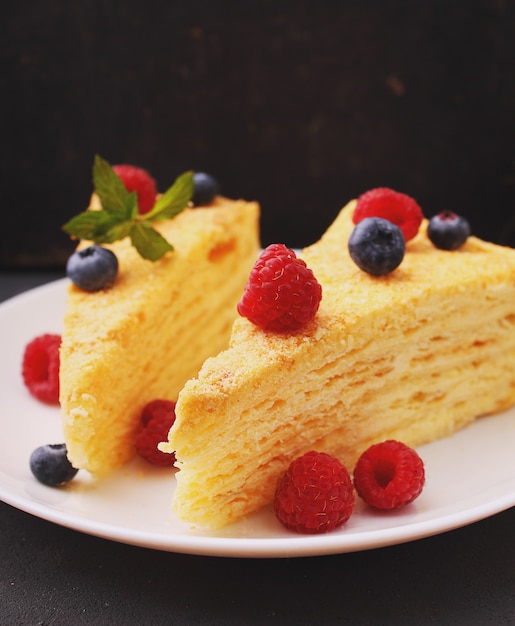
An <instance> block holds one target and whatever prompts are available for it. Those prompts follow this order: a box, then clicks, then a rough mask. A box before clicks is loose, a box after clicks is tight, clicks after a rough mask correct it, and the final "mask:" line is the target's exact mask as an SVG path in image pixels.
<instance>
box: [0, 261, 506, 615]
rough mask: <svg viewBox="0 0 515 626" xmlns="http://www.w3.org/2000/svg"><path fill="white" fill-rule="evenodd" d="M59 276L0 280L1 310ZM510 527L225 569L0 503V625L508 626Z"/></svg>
mask: <svg viewBox="0 0 515 626" xmlns="http://www.w3.org/2000/svg"><path fill="white" fill-rule="evenodd" d="M59 276H60V275H59V274H58V273H52V272H46V273H35V272H34V273H24V272H3V273H0V299H2V300H5V299H6V298H8V297H10V296H12V295H15V294H16V293H18V292H21V291H24V290H25V289H29V288H31V287H33V286H36V285H38V284H41V283H44V282H46V281H48V280H51V279H53V278H58V277H59ZM5 435H6V433H4V436H5ZM514 527H515V508H512V509H510V510H508V511H506V512H504V513H500V514H498V515H495V516H493V517H491V518H489V519H486V520H483V521H480V522H477V523H475V524H472V525H470V526H466V527H464V528H461V529H458V530H454V531H450V532H447V533H444V534H441V535H438V536H435V537H431V538H427V539H421V540H418V541H413V542H411V543H406V544H402V545H398V546H393V547H388V548H381V549H377V550H370V551H365V552H356V553H349V554H341V555H334V556H323V557H310V558H285V559H235V558H218V557H201V556H190V555H183V554H174V553H168V552H159V551H154V550H148V549H144V548H138V547H133V546H130V545H124V544H120V543H116V542H111V541H107V540H104V539H99V538H97V537H93V536H89V535H85V534H82V533H80V532H77V531H74V530H70V529H67V528H64V527H61V526H57V525H55V524H52V523H49V522H46V521H43V520H41V519H39V518H36V517H33V516H31V515H29V514H27V513H24V512H21V511H19V510H17V509H15V508H13V507H11V506H9V505H7V504H4V503H0V559H1V566H0V567H1V570H0V571H1V575H0V589H1V601H0V624H2V625H3V624H5V625H18V624H19V625H25V624H28V625H37V624H40V625H43V624H44V625H47V624H48V625H50V624H52V625H74V626H75V625H80V624H95V625H103V624H123V625H131V624H152V625H154V624H156V625H159V624H174V625H177V624H178V625H180V624H188V625H195V624H223V625H230V624H265V623H266V624H299V625H302V624H306V625H308V624H313V625H315V624H381V625H383V624H384V625H386V624H395V625H398V624H409V625H410V626H411V625H415V624H416V625H419V624H452V625H460V624H463V625H465V624H466V625H474V624H481V625H482V626H483V625H485V624H513V623H515V540H514V533H513V528H514Z"/></svg>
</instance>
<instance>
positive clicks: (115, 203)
mask: <svg viewBox="0 0 515 626" xmlns="http://www.w3.org/2000/svg"><path fill="white" fill-rule="evenodd" d="M93 184H94V186H95V191H96V193H97V195H98V197H99V198H100V202H101V203H102V207H103V209H104V210H105V211H107V212H108V213H111V214H112V215H117V216H118V217H119V218H120V219H126V220H128V219H134V218H135V217H136V215H137V213H138V197H137V194H136V192H131V193H130V192H128V191H127V189H126V188H125V185H124V184H123V182H122V180H121V179H120V177H119V176H118V175H117V174H116V172H115V171H114V170H113V168H112V167H111V165H110V164H109V163H108V162H107V161H106V160H105V159H103V158H102V157H100V156H99V155H98V154H97V155H95V161H94V163H93Z"/></svg>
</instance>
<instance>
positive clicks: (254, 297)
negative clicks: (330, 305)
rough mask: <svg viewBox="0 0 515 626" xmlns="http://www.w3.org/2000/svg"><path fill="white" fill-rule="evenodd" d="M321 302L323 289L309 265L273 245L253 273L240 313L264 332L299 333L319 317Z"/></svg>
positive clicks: (291, 253)
mask: <svg viewBox="0 0 515 626" xmlns="http://www.w3.org/2000/svg"><path fill="white" fill-rule="evenodd" d="M321 299H322V287H321V286H320V283H319V282H318V281H317V279H316V278H315V276H314V275H313V272H312V271H311V270H310V269H309V268H308V267H307V266H306V263H305V262H304V261H303V260H302V259H299V258H297V255H296V254H295V252H294V251H293V250H290V249H289V248H287V247H286V246H284V245H283V244H272V245H270V246H268V247H267V248H265V250H263V252H262V253H261V255H260V256H259V258H258V260H257V261H256V263H255V265H254V267H253V268H252V270H251V272H250V276H249V280H248V282H247V285H246V287H245V291H244V293H243V296H242V298H241V300H240V302H239V303H238V313H239V314H240V315H241V316H243V317H246V318H247V319H248V320H249V321H251V322H252V323H253V324H255V325H256V326H259V327H260V328H263V329H264V330H271V331H279V332H280V331H289V330H297V329H299V328H301V327H302V326H303V325H304V324H306V323H307V322H310V321H311V320H312V319H313V318H314V317H315V314H316V312H317V310H318V307H319V305H320V300H321Z"/></svg>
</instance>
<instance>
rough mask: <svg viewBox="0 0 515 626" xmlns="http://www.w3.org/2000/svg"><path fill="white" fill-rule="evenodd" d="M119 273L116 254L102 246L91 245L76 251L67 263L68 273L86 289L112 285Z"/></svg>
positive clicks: (98, 288)
mask: <svg viewBox="0 0 515 626" xmlns="http://www.w3.org/2000/svg"><path fill="white" fill-rule="evenodd" d="M117 273H118V259H117V258H116V255H115V254H114V253H113V252H111V250H108V249H107V248H102V247H101V246H90V247H89V248H84V249H83V250H78V251H77V252H74V253H73V254H72V255H71V257H70V258H69V259H68V262H67V264H66V275H67V276H68V278H69V279H70V280H71V281H72V282H73V283H74V284H75V285H76V286H77V287H79V289H84V291H99V290H100V289H105V288H106V287H110V286H111V285H112V284H113V283H114V281H115V279H116V275H117Z"/></svg>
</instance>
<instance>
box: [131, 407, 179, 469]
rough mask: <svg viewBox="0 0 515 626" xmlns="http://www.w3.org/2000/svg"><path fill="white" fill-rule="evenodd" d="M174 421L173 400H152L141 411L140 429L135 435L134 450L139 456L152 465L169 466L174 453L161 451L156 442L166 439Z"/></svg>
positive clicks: (172, 460)
mask: <svg viewBox="0 0 515 626" xmlns="http://www.w3.org/2000/svg"><path fill="white" fill-rule="evenodd" d="M174 422H175V402H172V401H171V400H161V399H157V400H152V402H149V403H148V404H147V405H146V406H145V407H144V408H143V411H142V413H141V425H142V429H141V431H140V432H139V433H138V435H137V436H136V441H135V445H136V450H137V452H138V454H139V455H140V456H142V457H143V458H144V459H146V460H147V461H148V462H149V463H152V464H153V465H160V466H162V467H171V466H172V465H173V464H174V463H175V454H168V453H167V452H161V450H159V449H158V447H157V446H158V444H159V443H161V442H162V441H166V440H167V439H168V431H169V430H170V428H171V427H172V425H173V423H174Z"/></svg>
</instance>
